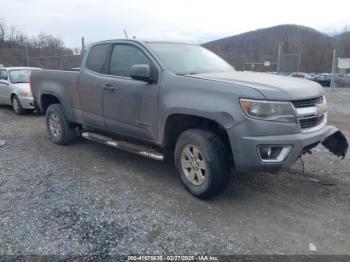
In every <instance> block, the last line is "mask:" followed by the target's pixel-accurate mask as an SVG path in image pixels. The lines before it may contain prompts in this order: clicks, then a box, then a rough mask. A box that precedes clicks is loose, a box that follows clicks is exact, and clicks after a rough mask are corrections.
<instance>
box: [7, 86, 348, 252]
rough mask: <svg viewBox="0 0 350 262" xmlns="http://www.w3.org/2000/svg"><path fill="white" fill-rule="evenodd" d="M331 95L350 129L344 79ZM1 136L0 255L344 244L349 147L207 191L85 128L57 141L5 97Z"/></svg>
mask: <svg viewBox="0 0 350 262" xmlns="http://www.w3.org/2000/svg"><path fill="white" fill-rule="evenodd" d="M327 99H328V103H329V111H330V112H329V122H330V123H331V124H334V125H336V126H338V128H340V129H342V130H343V131H344V133H345V134H346V136H347V138H348V139H349V138H350V89H338V90H336V91H335V92H327ZM0 139H4V140H6V145H5V146H3V147H1V148H0V254H1V255H9V254H18V255H27V254H31V255H33V254H34V255H49V254H60V255H84V254H99V255H104V254H112V255H116V254H124V255H127V254H143V255H145V254H152V255H156V254H176V255H180V254H183V255H188V254H204V253H206V254H207V253H210V254H237V253H238V254H310V253H317V254H350V249H349V247H350V238H349V236H350V219H349V217H350V161H349V155H347V157H346V158H345V160H340V159H337V158H336V157H335V156H333V155H331V154H330V153H328V152H327V151H326V150H324V149H322V148H321V147H318V148H316V149H315V150H314V152H313V154H312V155H307V156H304V157H303V160H304V163H305V176H303V175H302V165H301V161H298V162H297V163H296V164H295V165H294V166H293V168H292V169H291V170H289V171H283V172H280V173H279V174H278V175H277V174H265V173H249V174H236V175H234V176H233V179H232V181H231V184H230V186H229V187H228V189H227V190H226V191H225V193H224V194H223V195H221V196H219V197H216V198H214V199H212V200H210V201H202V200H198V199H196V198H194V197H193V196H192V195H190V194H189V193H187V192H186V191H185V189H184V188H183V186H182V185H181V182H180V179H179V178H178V177H177V175H176V172H175V169H174V168H173V165H172V163H166V162H165V163H163V162H157V161H153V160H149V159H145V158H142V157H140V156H137V155H133V154H130V153H127V152H123V151H120V150H117V149H113V148H110V147H107V146H104V145H101V144H97V143H94V142H90V141H86V140H83V139H79V140H78V141H77V142H75V143H74V144H72V145H69V146H57V145H55V144H53V143H51V142H50V141H49V138H48V134H47V132H46V127H45V123H44V118H43V117H41V116H36V115H30V114H29V115H24V116H16V115H15V114H14V113H13V112H12V111H11V109H10V108H8V107H5V106H0ZM307 177H308V178H312V179H311V180H310V179H308V178H307ZM318 181H319V182H318ZM317 182H318V183H317ZM311 243H312V244H313V245H314V246H315V247H316V252H315V251H310V244H311ZM312 244H311V246H312Z"/></svg>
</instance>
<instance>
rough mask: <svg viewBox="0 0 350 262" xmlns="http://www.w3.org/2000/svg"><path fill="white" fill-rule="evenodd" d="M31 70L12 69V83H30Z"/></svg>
mask: <svg viewBox="0 0 350 262" xmlns="http://www.w3.org/2000/svg"><path fill="white" fill-rule="evenodd" d="M30 72H31V70H28V69H14V70H10V72H9V75H10V80H11V83H12V84H18V83H29V77H30Z"/></svg>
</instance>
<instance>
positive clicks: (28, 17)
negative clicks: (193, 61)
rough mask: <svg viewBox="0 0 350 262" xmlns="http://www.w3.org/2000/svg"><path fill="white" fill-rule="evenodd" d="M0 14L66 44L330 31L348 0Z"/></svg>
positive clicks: (120, 0)
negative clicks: (281, 27) (272, 30)
mask: <svg viewBox="0 0 350 262" xmlns="http://www.w3.org/2000/svg"><path fill="white" fill-rule="evenodd" d="M0 6H1V10H0V19H2V20H3V21H4V22H5V23H6V24H7V25H14V26H16V27H17V29H19V30H21V31H23V32H24V33H25V34H27V35H29V36H35V35H37V34H39V33H41V32H45V33H48V34H51V35H53V36H56V37H59V38H61V39H62V40H63V41H64V42H65V44H66V46H67V47H76V46H79V45H80V42H81V37H82V36H84V38H85V41H86V42H88V43H89V42H95V41H100V40H106V39H115V38H125V36H124V29H125V30H126V32H127V34H128V36H129V37H130V38H131V37H133V36H135V37H136V38H139V39H148V40H151V39H152V40H171V41H181V42H192V43H204V42H208V41H211V40H216V39H219V38H223V37H227V36H231V35H235V34H239V33H243V32H246V31H251V30H255V29H259V28H265V27H270V26H274V25H278V24H300V25H305V26H310V27H313V28H315V29H317V30H319V31H322V32H325V33H328V34H335V33H339V32H342V31H343V30H344V28H345V27H346V26H347V27H348V28H349V29H350V13H349V10H350V0H333V1H320V0H318V1H314V0H293V1H275V0H260V1H249V0H240V1H234V0H231V1H230V0H211V1H205V0H202V1H200V0H176V1H174V0H59V1H50V0H0Z"/></svg>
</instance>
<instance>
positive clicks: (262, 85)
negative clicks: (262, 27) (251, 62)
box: [189, 71, 324, 100]
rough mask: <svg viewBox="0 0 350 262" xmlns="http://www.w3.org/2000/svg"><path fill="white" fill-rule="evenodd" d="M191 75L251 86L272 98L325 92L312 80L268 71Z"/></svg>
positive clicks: (310, 96) (299, 96)
mask: <svg viewBox="0 0 350 262" xmlns="http://www.w3.org/2000/svg"><path fill="white" fill-rule="evenodd" d="M189 77H194V78H200V79H206V80H212V81H220V82H225V83H231V84H235V85H240V86H246V87H250V88H253V89H256V90H257V91H259V92H260V93H261V94H262V95H263V96H264V97H265V98H266V99H271V100H301V99H308V98H313V97H317V96H321V95H322V94H323V93H324V89H323V87H321V85H319V84H318V83H316V82H313V81H311V80H305V79H299V78H294V77H289V76H278V75H273V74H268V73H256V72H239V71H232V72H222V73H205V74H196V75H189Z"/></svg>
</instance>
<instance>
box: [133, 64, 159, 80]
mask: <svg viewBox="0 0 350 262" xmlns="http://www.w3.org/2000/svg"><path fill="white" fill-rule="evenodd" d="M130 77H131V78H132V79H135V80H141V81H145V82H148V83H152V82H153V81H154V79H153V77H152V74H151V68H150V66H149V65H146V64H142V65H141V64H140V65H133V66H131V70H130Z"/></svg>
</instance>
